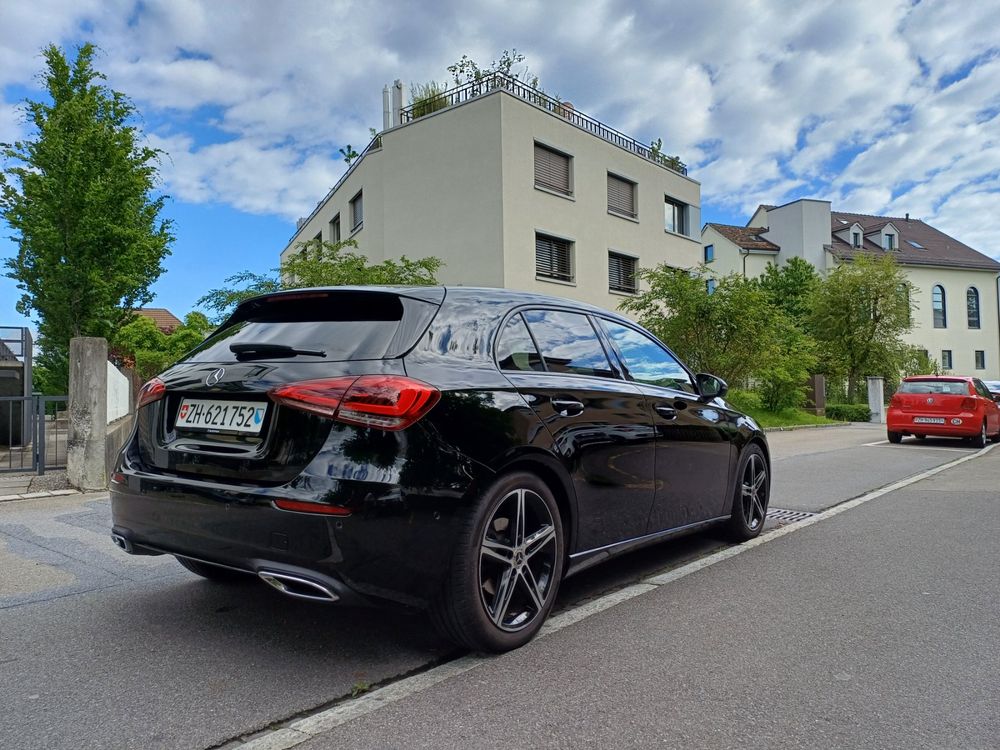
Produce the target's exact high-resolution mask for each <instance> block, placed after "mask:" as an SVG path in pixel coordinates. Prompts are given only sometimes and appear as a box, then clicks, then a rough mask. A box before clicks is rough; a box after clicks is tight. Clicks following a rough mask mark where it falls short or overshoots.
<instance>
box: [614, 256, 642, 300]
mask: <svg viewBox="0 0 1000 750" xmlns="http://www.w3.org/2000/svg"><path fill="white" fill-rule="evenodd" d="M608 288H609V289H612V290H613V291H616V292H634V291H635V290H636V286H635V258H630V257H628V256H627V255H619V254H618V253H608Z"/></svg>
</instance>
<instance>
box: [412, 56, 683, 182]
mask: <svg viewBox="0 0 1000 750" xmlns="http://www.w3.org/2000/svg"><path fill="white" fill-rule="evenodd" d="M497 90H502V91H506V92H507V93H509V94H512V95H514V96H516V97H518V98H519V99H523V100H524V101H526V102H528V103H530V104H534V105H535V106H536V107H541V108H542V109H544V110H546V111H547V112H551V113H553V114H555V115H558V116H559V117H563V118H565V119H566V120H567V121H568V122H570V123H572V124H573V125H576V126H577V127H578V128H581V129H583V130H586V131H587V132H589V133H593V134H594V135H596V136H597V137H598V138H602V139H604V140H605V141H608V142H609V143H613V144H615V145H616V146H619V147H621V148H623V149H625V150H626V151H631V152H632V153H633V154H636V155H638V156H641V157H642V158H644V159H647V160H648V161H651V162H653V163H654V164H659V165H660V166H661V167H664V168H666V169H671V170H673V171H675V172H678V173H679V174H683V175H686V174H687V166H686V165H685V164H683V163H682V162H681V161H680V160H678V159H673V158H671V157H669V156H666V155H665V154H661V153H660V152H659V151H654V150H653V149H651V148H650V147H649V146H646V145H644V144H642V143H639V141H637V140H635V138H630V137H629V136H627V135H625V134H624V133H622V132H620V131H618V130H615V129H614V128H612V127H608V126H607V125H605V124H604V123H603V122H600V121H599V120H595V119H594V118H593V117H589V116H587V115H585V114H583V113H582V112H578V111H577V110H576V109H574V108H573V106H572V105H570V104H568V103H566V102H561V101H559V100H558V99H555V98H553V97H551V96H549V95H548V94H546V93H544V92H542V91H539V90H538V89H536V88H532V87H531V86H528V85H527V84H526V83H524V82H522V81H519V80H517V79H516V78H514V77H513V76H509V75H507V74H505V73H490V74H489V75H486V76H483V77H482V78H481V79H479V80H478V81H470V82H469V83H465V84H462V85H461V86H457V87H456V88H453V89H449V90H448V91H444V92H442V93H440V94H437V95H436V96H432V97H430V98H429V99H424V100H422V101H419V102H416V103H415V104H411V105H410V106H409V107H404V108H403V109H402V110H400V113H399V119H400V124H401V125H405V124H407V123H410V122H413V121H414V120H416V119H419V118H420V117H423V116H425V115H429V114H431V113H432V112H436V111H437V110H439V109H444V108H445V107H450V106H452V105H455V104H462V103H463V102H467V101H469V100H470V99H475V98H476V97H478V96H482V95H483V94H488V93H490V92H491V91H497Z"/></svg>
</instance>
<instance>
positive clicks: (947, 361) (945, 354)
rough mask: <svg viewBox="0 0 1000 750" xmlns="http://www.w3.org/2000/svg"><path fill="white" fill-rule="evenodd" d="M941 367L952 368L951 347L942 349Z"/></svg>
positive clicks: (944, 368)
mask: <svg viewBox="0 0 1000 750" xmlns="http://www.w3.org/2000/svg"><path fill="white" fill-rule="evenodd" d="M941 369H942V370H950V369H951V349H942V350H941Z"/></svg>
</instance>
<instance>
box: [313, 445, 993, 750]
mask: <svg viewBox="0 0 1000 750" xmlns="http://www.w3.org/2000/svg"><path fill="white" fill-rule="evenodd" d="M998 483H1000V451H993V452H992V453H991V454H987V455H986V456H983V457H982V458H980V459H977V460H976V461H974V462H972V463H966V464H964V465H962V466H960V467H956V468H953V469H950V470H947V471H945V472H942V473H941V474H939V475H937V476H935V477H932V478H930V479H928V480H925V481H922V482H919V483H917V484H914V485H911V486H909V487H907V488H905V489H901V490H897V491H895V492H892V493H890V494H887V495H884V496H882V497H879V498H878V499H876V500H874V501H871V502H869V503H866V504H864V505H861V506H859V507H856V508H852V509H850V510H848V511H846V512H844V513H842V514H840V515H836V516H833V517H831V518H828V519H824V520H822V521H820V522H818V523H816V524H814V525H812V526H808V527H806V528H803V529H801V530H798V531H795V532H794V533H792V534H789V535H787V536H784V537H781V538H780V539H775V540H774V541H772V542H769V543H767V544H764V545H761V546H759V547H756V548H753V549H751V550H749V551H747V552H746V553H744V554H740V555H738V556H736V557H733V558H730V559H727V560H724V561H722V562H719V563H717V564H716V565H713V566H712V567H709V568H705V569H702V570H699V571H697V572H695V573H692V574H691V575H689V576H687V577H685V578H682V579H680V580H677V581H674V582H672V583H669V584H666V585H662V586H659V587H658V588H655V589H653V590H652V591H650V592H649V593H647V594H644V595H642V596H639V597H636V598H633V599H631V600H629V601H627V602H625V603H622V604H620V605H618V606H616V607H614V608H612V609H609V610H607V611H605V612H603V613H601V614H597V615H594V616H593V617H591V618H589V619H587V620H585V621H583V622H581V623H578V624H576V625H571V626H570V627H568V628H566V629H565V630H562V631H559V632H558V633H555V634H553V635H551V636H549V637H546V638H543V639H540V640H537V641H535V642H533V643H531V644H529V645H528V646H526V647H524V648H523V649H520V650H519V651H517V652H513V653H510V654H506V655H503V656H500V657H495V658H493V659H489V660H487V661H485V662H484V663H482V664H480V665H479V666H478V667H476V668H474V669H472V670H470V671H468V672H465V673H464V674H461V675H459V676H456V677H454V678H452V679H450V680H447V681H444V682H441V683H439V684H438V685H436V686H434V687H433V688H431V689H427V690H424V691H422V692H419V693H415V694H413V695H411V696H409V697H407V698H404V699H402V700H400V701H398V702H395V703H391V704H389V705H386V706H384V707H382V708H380V709H378V710H376V711H374V712H372V713H370V714H368V715H367V716H363V717H360V718H357V719H355V720H353V721H350V722H348V723H346V724H343V725H342V726H340V727H338V728H336V729H334V730H332V731H330V732H328V733H324V734H322V735H320V736H318V737H316V738H314V739H310V740H308V741H306V742H304V743H303V744H300V745H298V746H297V747H299V748H301V749H302V750H330V749H332V748H346V747H349V748H352V749H356V750H362V749H363V748H394V747H406V748H425V747H426V748H442V747H460V748H495V747H497V746H499V745H500V744H502V746H504V747H552V748H560V747H565V748H590V747H593V748H606V747H615V748H630V747H643V748H645V747H669V748H686V749H688V748H690V749H694V748H741V749H743V748H767V749H768V750H776V749H781V748H860V747H866V748H867V747H871V748H900V749H901V750H902V749H905V750H918V749H920V748H928V749H930V748H934V749H935V750H936V749H938V748H965V749H972V748H982V749H984V750H985V749H986V748H997V747H1000V690H998V688H1000V577H998V576H997V572H998V571H1000V546H998V545H997V544H996V539H997V536H998V534H1000V493H998V491H997V486H998ZM498 737H500V738H502V743H501V742H498Z"/></svg>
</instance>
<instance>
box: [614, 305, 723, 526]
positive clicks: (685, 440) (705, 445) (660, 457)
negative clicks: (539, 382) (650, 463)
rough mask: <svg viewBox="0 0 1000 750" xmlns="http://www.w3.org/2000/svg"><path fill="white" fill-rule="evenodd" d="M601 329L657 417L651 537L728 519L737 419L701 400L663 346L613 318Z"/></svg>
mask: <svg viewBox="0 0 1000 750" xmlns="http://www.w3.org/2000/svg"><path fill="white" fill-rule="evenodd" d="M600 325H601V327H602V328H603V330H604V332H605V334H606V335H607V337H608V339H609V341H610V343H611V346H612V348H613V349H614V351H615V353H616V355H617V357H618V359H619V360H620V362H621V364H622V366H623V368H624V370H625V375H626V377H627V378H628V379H630V380H631V381H632V382H634V383H635V384H636V386H637V387H638V388H639V390H640V391H642V393H643V395H644V396H645V397H646V399H647V401H648V403H649V408H650V411H651V412H652V417H653V428H654V430H655V432H656V469H655V478H656V489H655V492H654V498H653V508H652V512H651V513H650V517H649V524H648V532H649V533H654V532H657V531H662V530H665V529H673V528H678V527H681V526H687V525H688V524H692V523H697V522H699V521H705V520H708V519H710V518H718V517H720V516H722V515H725V513H726V512H727V511H728V508H729V503H730V498H729V497H728V488H729V473H730V471H731V467H732V463H733V447H732V438H733V436H734V434H735V433H734V429H735V427H734V424H733V423H732V420H731V418H730V416H731V415H730V414H729V413H728V412H727V411H726V410H725V409H724V408H722V407H720V406H718V405H716V404H712V403H705V402H703V401H701V400H700V399H699V395H698V390H697V386H696V385H695V383H694V380H693V378H692V377H691V374H690V373H689V372H688V371H687V369H686V368H685V367H684V366H683V365H682V364H681V363H680V362H679V361H678V360H677V358H676V357H674V356H673V355H672V354H671V353H670V352H669V351H668V350H667V349H666V347H664V346H663V345H662V344H661V343H660V342H659V341H657V340H656V339H654V338H652V337H651V336H649V335H647V334H646V333H644V332H642V331H640V330H639V329H637V328H633V327H631V326H629V325H626V324H624V323H621V322H618V321H614V320H611V319H608V318H601V319H600Z"/></svg>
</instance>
